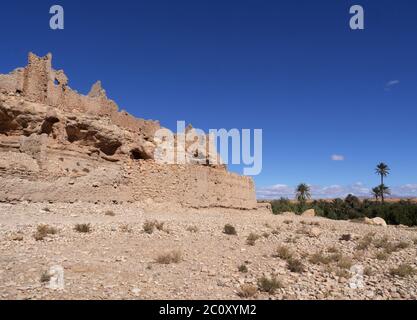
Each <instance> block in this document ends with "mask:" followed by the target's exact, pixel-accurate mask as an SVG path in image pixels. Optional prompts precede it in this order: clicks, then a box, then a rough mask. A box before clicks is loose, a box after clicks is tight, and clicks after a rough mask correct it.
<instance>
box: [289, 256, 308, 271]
mask: <svg viewBox="0 0 417 320" xmlns="http://www.w3.org/2000/svg"><path fill="white" fill-rule="evenodd" d="M287 268H288V270H290V271H291V272H295V273H303V272H304V270H305V267H304V264H303V263H302V262H301V261H300V260H299V259H294V258H291V259H288V260H287Z"/></svg>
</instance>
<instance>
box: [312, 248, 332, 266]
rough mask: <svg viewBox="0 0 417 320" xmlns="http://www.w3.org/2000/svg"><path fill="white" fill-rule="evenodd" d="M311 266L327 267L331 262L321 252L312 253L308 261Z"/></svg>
mask: <svg viewBox="0 0 417 320" xmlns="http://www.w3.org/2000/svg"><path fill="white" fill-rule="evenodd" d="M308 261H310V263H312V264H324V265H327V264H329V263H330V262H331V259H330V258H329V257H328V256H326V255H324V254H323V252H322V251H319V252H316V253H314V254H313V255H312V256H311V257H310V259H309V260H308Z"/></svg>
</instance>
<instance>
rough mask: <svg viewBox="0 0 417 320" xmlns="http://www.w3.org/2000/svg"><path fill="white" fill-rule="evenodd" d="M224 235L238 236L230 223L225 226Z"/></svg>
mask: <svg viewBox="0 0 417 320" xmlns="http://www.w3.org/2000/svg"><path fill="white" fill-rule="evenodd" d="M223 233H225V234H228V235H232V236H234V235H237V232H236V229H235V227H234V226H232V225H231V224H229V223H228V224H226V225H225V226H224V228H223Z"/></svg>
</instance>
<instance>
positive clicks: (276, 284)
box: [258, 276, 284, 294]
mask: <svg viewBox="0 0 417 320" xmlns="http://www.w3.org/2000/svg"><path fill="white" fill-rule="evenodd" d="M283 287H284V286H283V284H282V282H281V281H279V280H278V279H277V278H275V277H272V278H267V277H265V276H263V277H262V278H260V279H258V288H259V290H260V291H262V292H267V293H269V294H274V293H275V291H276V290H278V289H281V288H283Z"/></svg>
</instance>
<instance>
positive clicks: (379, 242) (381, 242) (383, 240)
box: [374, 236, 390, 249]
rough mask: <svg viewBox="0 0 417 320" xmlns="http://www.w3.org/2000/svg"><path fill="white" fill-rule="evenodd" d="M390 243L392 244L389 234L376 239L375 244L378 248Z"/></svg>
mask: <svg viewBox="0 0 417 320" xmlns="http://www.w3.org/2000/svg"><path fill="white" fill-rule="evenodd" d="M388 245H390V242H389V238H388V237H387V236H384V237H382V238H380V239H376V240H374V246H375V248H378V249H380V248H385V247H387V246H388Z"/></svg>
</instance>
